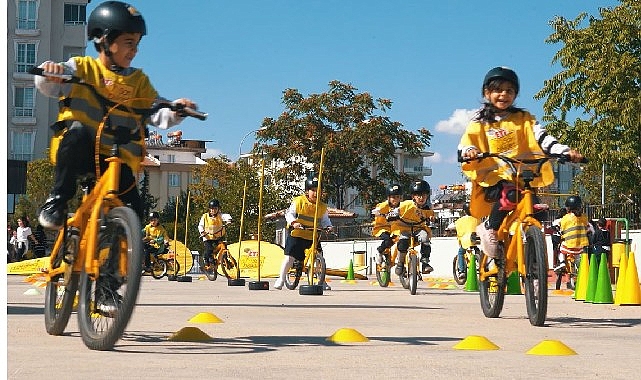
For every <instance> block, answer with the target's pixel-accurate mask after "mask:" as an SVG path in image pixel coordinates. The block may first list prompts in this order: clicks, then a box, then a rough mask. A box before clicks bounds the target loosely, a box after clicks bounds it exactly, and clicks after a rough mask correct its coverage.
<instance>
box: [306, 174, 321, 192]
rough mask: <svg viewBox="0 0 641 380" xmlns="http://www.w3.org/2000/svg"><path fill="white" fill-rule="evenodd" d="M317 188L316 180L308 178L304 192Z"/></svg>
mask: <svg viewBox="0 0 641 380" xmlns="http://www.w3.org/2000/svg"><path fill="white" fill-rule="evenodd" d="M317 188H318V178H316V177H314V178H308V179H307V180H306V181H305V191H307V190H309V189H317Z"/></svg>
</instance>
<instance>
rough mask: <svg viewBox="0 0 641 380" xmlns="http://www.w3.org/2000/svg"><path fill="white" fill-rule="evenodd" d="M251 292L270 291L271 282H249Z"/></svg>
mask: <svg viewBox="0 0 641 380" xmlns="http://www.w3.org/2000/svg"><path fill="white" fill-rule="evenodd" d="M249 290H269V282H267V281H249Z"/></svg>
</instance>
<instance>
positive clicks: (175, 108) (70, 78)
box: [29, 67, 208, 120]
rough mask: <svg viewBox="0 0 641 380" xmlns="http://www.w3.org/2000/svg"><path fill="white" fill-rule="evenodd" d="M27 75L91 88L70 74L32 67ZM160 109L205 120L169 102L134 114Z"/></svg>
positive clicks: (161, 102) (147, 114)
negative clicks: (60, 80) (55, 79)
mask: <svg viewBox="0 0 641 380" xmlns="http://www.w3.org/2000/svg"><path fill="white" fill-rule="evenodd" d="M29 74H33V75H39V76H43V77H54V78H60V79H62V83H72V84H80V85H84V86H89V87H93V86H92V85H91V84H89V83H87V82H85V81H84V80H83V79H82V78H79V77H77V76H74V75H70V74H55V73H52V72H48V71H44V69H42V68H40V67H32V68H31V69H30V70H29ZM161 108H169V109H170V110H172V111H174V112H177V113H178V115H180V116H191V117H194V118H196V119H199V120H206V119H207V116H208V114H207V113H206V112H200V111H197V110H195V109H193V108H190V107H186V106H185V105H184V104H182V103H173V102H169V101H160V102H157V103H155V104H154V106H153V107H151V108H149V109H147V110H136V112H135V113H138V114H141V115H142V116H144V117H149V116H151V115H153V114H154V113H156V112H157V111H158V110H160V109H161Z"/></svg>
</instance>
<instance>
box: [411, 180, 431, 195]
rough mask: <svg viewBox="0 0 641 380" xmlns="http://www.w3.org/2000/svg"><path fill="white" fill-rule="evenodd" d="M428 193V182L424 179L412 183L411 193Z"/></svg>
mask: <svg viewBox="0 0 641 380" xmlns="http://www.w3.org/2000/svg"><path fill="white" fill-rule="evenodd" d="M429 193H430V184H429V183H427V181H425V180H420V181H416V182H414V183H413V184H412V195H413V194H429Z"/></svg>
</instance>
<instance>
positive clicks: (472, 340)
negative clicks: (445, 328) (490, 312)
mask: <svg viewBox="0 0 641 380" xmlns="http://www.w3.org/2000/svg"><path fill="white" fill-rule="evenodd" d="M454 349H456V350H477V351H483V350H498V349H499V346H497V345H496V344H494V343H492V342H490V341H489V339H487V338H486V337H484V336H480V335H470V336H468V337H466V338H465V339H463V340H462V341H460V342H458V343H457V344H456V345H455V346H454Z"/></svg>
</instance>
